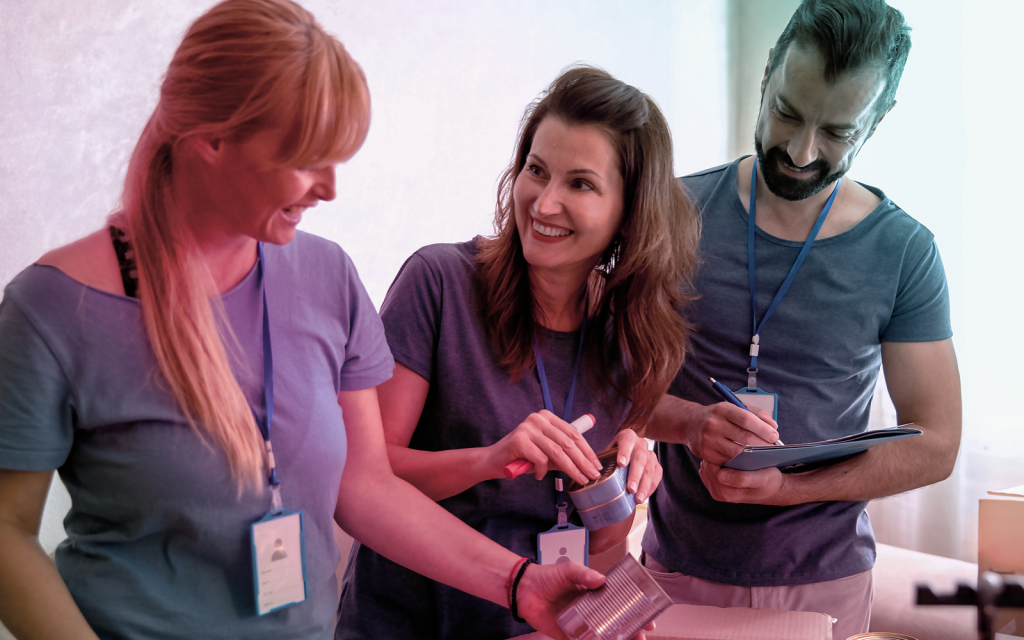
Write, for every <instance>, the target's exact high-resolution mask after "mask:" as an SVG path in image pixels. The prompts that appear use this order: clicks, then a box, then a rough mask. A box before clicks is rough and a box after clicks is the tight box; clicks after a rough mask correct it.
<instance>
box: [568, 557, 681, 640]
mask: <svg viewBox="0 0 1024 640" xmlns="http://www.w3.org/2000/svg"><path fill="white" fill-rule="evenodd" d="M671 604H672V599H671V598H669V597H668V594H666V593H665V591H664V590H663V589H662V588H661V587H660V586H659V585H658V583H657V582H655V581H654V579H653V578H651V575H650V574H649V573H647V570H646V569H644V568H643V567H641V566H640V563H639V562H637V561H636V558H634V557H633V556H631V555H630V554H628V553H627V554H626V555H625V556H624V557H623V558H622V559H621V560H619V561H618V562H617V563H615V566H613V567H612V568H611V569H610V570H609V571H608V573H607V574H606V575H605V583H604V585H602V586H601V587H599V588H598V589H595V590H593V591H588V592H587V593H584V594H583V595H581V596H580V597H578V598H576V599H575V600H573V601H572V603H570V604H569V606H568V607H566V608H565V609H563V610H562V611H561V612H560V613H559V614H558V617H557V618H555V620H556V621H557V622H558V626H560V627H561V628H562V631H564V632H565V634H566V635H567V636H569V637H570V638H572V639H573V640H628V639H630V638H633V637H634V636H635V635H636V634H637V632H639V631H640V630H641V629H643V628H644V627H646V626H647V623H649V622H650V621H651V620H654V619H655V618H657V617H658V616H660V615H661V614H662V613H663V612H664V611H665V610H666V609H668V608H669V606H671Z"/></svg>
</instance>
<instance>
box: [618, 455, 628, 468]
mask: <svg viewBox="0 0 1024 640" xmlns="http://www.w3.org/2000/svg"><path fill="white" fill-rule="evenodd" d="M628 462H629V458H627V457H626V456H619V466H620V467H624V466H626V464H627V463H628Z"/></svg>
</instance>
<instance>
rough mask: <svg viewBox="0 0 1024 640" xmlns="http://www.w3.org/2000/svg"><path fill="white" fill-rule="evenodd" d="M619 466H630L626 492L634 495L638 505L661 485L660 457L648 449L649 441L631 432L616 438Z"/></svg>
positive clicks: (619, 434) (623, 433)
mask: <svg viewBox="0 0 1024 640" xmlns="http://www.w3.org/2000/svg"><path fill="white" fill-rule="evenodd" d="M615 443H616V445H617V446H618V450H619V454H618V464H619V466H625V465H626V464H628V465H629V476H628V477H627V478H626V490H627V491H629V492H630V493H632V494H634V497H635V500H636V503H637V504H640V503H642V502H643V501H644V500H646V499H647V498H648V497H649V496H650V495H651V494H652V493H653V492H654V490H655V489H656V488H657V487H658V485H659V484H660V483H661V476H662V468H661V464H659V463H658V457H657V456H656V455H655V454H654V452H653V451H651V450H650V449H648V448H647V441H646V440H644V439H643V438H641V437H640V436H638V435H636V433H635V432H633V431H631V430H628V429H627V430H623V431H620V432H619V433H618V435H616V436H615Z"/></svg>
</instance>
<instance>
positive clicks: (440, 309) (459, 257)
mask: <svg viewBox="0 0 1024 640" xmlns="http://www.w3.org/2000/svg"><path fill="white" fill-rule="evenodd" d="M476 254H477V244H476V240H473V241H470V242H464V243H461V244H438V245H431V246H428V247H424V248H422V249H420V250H419V251H417V252H416V253H415V254H413V255H412V256H411V257H410V258H409V259H408V260H407V261H406V263H405V265H403V267H402V269H401V271H400V272H399V273H398V276H397V277H396V278H395V282H394V284H392V285H391V290H390V291H389V292H388V295H387V298H386V299H385V300H384V304H383V306H382V307H381V318H382V319H383V321H384V328H385V329H386V330H387V337H388V344H389V345H390V346H391V350H392V352H393V353H394V355H395V360H396V361H397V362H398V363H399V364H402V365H404V366H406V367H408V368H409V369H411V370H412V371H414V372H415V373H417V374H418V375H420V376H422V377H423V378H424V379H425V380H427V381H428V382H429V383H430V389H429V392H428V394H427V399H426V402H425V404H424V406H423V413H422V414H421V415H420V420H419V423H418V424H417V426H416V431H415V432H414V433H413V436H412V441H411V443H410V447H412V448H414V449H420V450H424V451H442V450H448V449H463V448H467V447H486V446H489V445H492V444H494V443H495V442H497V441H498V440H500V439H501V438H502V437H504V436H505V435H506V434H508V433H509V432H511V431H512V430H513V429H515V428H516V427H517V426H518V425H519V424H520V423H521V422H522V421H523V420H524V419H525V418H526V417H527V416H528V415H529V414H531V413H534V412H536V411H540V410H541V409H543V408H544V400H543V396H542V395H541V388H540V383H539V382H538V378H537V373H536V371H535V370H534V369H530V370H528V371H527V372H526V373H525V374H524V375H523V377H522V378H521V379H520V380H519V381H517V382H513V381H512V380H510V379H509V375H508V373H507V372H506V371H505V370H504V369H503V368H502V367H501V366H499V364H498V362H497V360H496V358H495V356H494V352H493V351H492V349H491V347H490V344H489V343H488V340H487V332H486V330H485V327H484V323H483V319H482V317H481V310H480V304H479V302H478V291H477V287H479V286H480V282H479V279H478V278H477V275H476V274H477V268H476ZM592 330H593V329H592V328H591V327H588V329H587V332H588V334H589V332H590V331H592ZM538 333H539V334H540V336H541V343H542V348H543V355H544V368H545V370H546V373H547V378H548V384H549V385H550V390H551V401H552V404H553V405H554V413H555V414H556V415H558V416H561V415H562V410H563V407H564V404H565V397H566V391H567V390H568V387H569V380H570V378H571V375H572V367H573V363H574V362H575V359H576V349H577V346H578V344H579V338H580V333H579V331H571V332H558V331H547V330H545V329H543V328H538ZM586 368H587V362H586V360H584V361H583V362H582V364H581V368H580V369H581V370H580V375H579V379H578V380H577V383H576V397H575V401H574V403H573V410H572V417H573V418H576V417H578V416H581V415H583V414H586V413H591V414H593V415H594V417H595V418H596V420H597V424H596V426H595V427H594V428H593V429H591V430H590V431H588V432H587V433H586V435H585V436H584V437H585V438H586V439H587V441H588V442H589V443H590V446H591V447H592V448H593V449H594V451H595V452H600V451H602V450H603V449H604V448H605V447H606V446H607V445H608V444H610V443H611V441H612V439H613V438H614V436H615V433H616V432H617V431H618V427H619V425H621V424H622V421H623V420H624V419H625V417H626V414H627V412H628V410H629V408H630V404H629V402H628V401H627V400H626V399H625V398H622V397H619V396H617V395H616V394H614V393H610V392H604V393H602V391H603V390H599V389H595V384H594V381H593V380H592V379H591V377H590V376H589V375H587V374H586V373H585V371H586ZM554 475H555V474H554V472H549V473H548V474H547V476H545V477H544V479H543V480H541V481H537V480H536V479H535V478H534V476H533V475H532V474H526V475H522V476H520V477H518V478H516V479H515V480H506V479H504V478H503V479H500V480H487V481H485V482H481V483H480V484H477V485H475V486H473V487H471V488H470V489H467V490H466V491H463V492H462V493H460V494H458V495H455V496H452V497H450V498H447V499H445V500H441V501H440V504H441V505H442V506H443V507H445V508H446V509H448V510H449V511H450V512H452V513H453V514H455V515H456V516H458V517H459V518H461V519H462V520H463V521H464V522H466V523H467V524H468V525H469V526H471V527H473V528H474V529H476V530H477V531H480V532H481V533H483V534H484V535H486V536H487V537H488V538H490V539H492V540H494V541H496V542H497V543H498V544H501V545H502V546H504V547H506V548H508V549H511V550H512V551H513V552H515V553H517V554H519V555H521V556H523V557H527V558H531V559H533V560H536V559H537V549H536V540H537V534H538V533H540V532H542V531H546V530H548V529H550V528H551V527H553V526H554V525H555V523H556V516H557V511H556V508H555V488H554ZM397 507H399V505H390V506H389V508H397ZM529 631H530V627H529V625H525V624H518V623H516V622H515V621H514V620H513V619H512V615H511V613H510V612H509V611H508V609H506V608H504V607H499V606H498V605H496V604H493V603H491V602H487V601H485V600H481V599H480V598H476V597H474V596H470V595H467V594H465V593H462V592H461V591H457V590H455V589H452V588H450V587H446V586H444V585H440V584H437V583H436V582H433V581H432V580H428V579H427V578H423V577H422V576H419V575H417V574H414V573H412V572H411V571H409V570H407V569H404V568H402V567H400V566H398V565H396V564H394V563H392V562H390V561H388V560H387V559H385V558H383V557H382V556H380V555H378V554H376V553H375V552H373V551H372V550H371V549H369V548H367V547H365V546H360V545H358V544H357V545H355V547H354V548H353V551H352V554H351V556H350V560H349V564H348V567H347V568H346V573H345V579H344V585H343V595H342V602H341V618H340V621H339V625H338V634H337V637H338V638H345V639H349V638H403V639H410V640H411V639H415V638H439V639H452V640H456V639H458V640H461V639H464V638H474V639H486V638H509V637H513V636H517V635H521V634H524V633H528V632H529Z"/></svg>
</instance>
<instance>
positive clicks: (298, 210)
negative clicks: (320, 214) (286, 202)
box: [281, 206, 309, 218]
mask: <svg viewBox="0 0 1024 640" xmlns="http://www.w3.org/2000/svg"><path fill="white" fill-rule="evenodd" d="M308 208H309V207H299V206H295V207H281V212H282V213H284V215H285V216H286V217H288V218H301V217H302V214H303V212H305V211H306V209H308Z"/></svg>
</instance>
